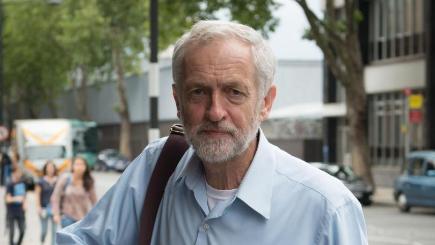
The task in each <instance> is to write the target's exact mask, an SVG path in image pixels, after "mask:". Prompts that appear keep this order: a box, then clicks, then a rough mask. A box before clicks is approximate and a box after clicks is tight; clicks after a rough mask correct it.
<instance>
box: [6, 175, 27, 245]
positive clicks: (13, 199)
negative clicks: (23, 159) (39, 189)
mask: <svg viewBox="0 0 435 245" xmlns="http://www.w3.org/2000/svg"><path fill="white" fill-rule="evenodd" d="M22 176H23V174H22V172H21V169H20V168H19V167H17V166H14V167H13V168H12V179H11V182H10V183H8V184H7V185H6V186H7V187H6V198H5V199H6V206H7V214H6V217H7V218H6V219H7V224H8V229H9V244H11V245H13V244H18V245H19V244H21V242H22V241H23V237H24V232H25V229H26V224H25V210H26V185H25V184H24V182H23V181H22ZM15 224H16V225H17V226H18V230H19V236H18V241H17V242H16V243H15V242H14V236H15Z"/></svg>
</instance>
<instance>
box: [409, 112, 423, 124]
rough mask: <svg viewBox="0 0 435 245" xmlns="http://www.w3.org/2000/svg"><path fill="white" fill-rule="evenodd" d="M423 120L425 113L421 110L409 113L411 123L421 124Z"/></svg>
mask: <svg viewBox="0 0 435 245" xmlns="http://www.w3.org/2000/svg"><path fill="white" fill-rule="evenodd" d="M422 120H423V113H422V112H421V110H411V111H409V122H411V123H421V121H422Z"/></svg>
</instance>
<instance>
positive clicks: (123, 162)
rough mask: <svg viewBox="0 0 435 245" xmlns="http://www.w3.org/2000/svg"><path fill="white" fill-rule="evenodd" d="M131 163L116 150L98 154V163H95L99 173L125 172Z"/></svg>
mask: <svg viewBox="0 0 435 245" xmlns="http://www.w3.org/2000/svg"><path fill="white" fill-rule="evenodd" d="M129 163H130V161H129V160H128V158H127V157H125V156H123V155H122V154H121V153H119V151H118V150H115V149H105V150H102V151H100V152H99V153H98V155H97V162H96V163H95V170H97V171H108V170H115V171H118V172H123V171H124V170H125V169H126V168H127V166H128V164H129Z"/></svg>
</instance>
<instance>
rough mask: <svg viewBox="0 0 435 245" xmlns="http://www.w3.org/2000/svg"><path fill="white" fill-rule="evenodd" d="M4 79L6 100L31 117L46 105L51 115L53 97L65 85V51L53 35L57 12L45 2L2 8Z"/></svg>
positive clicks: (53, 109) (53, 111) (56, 26)
mask: <svg viewBox="0 0 435 245" xmlns="http://www.w3.org/2000/svg"><path fill="white" fill-rule="evenodd" d="M5 20H6V21H5V26H4V36H3V40H4V72H5V73H4V74H5V76H4V78H5V88H6V89H8V91H7V98H6V101H9V102H10V103H14V102H15V103H21V104H24V105H25V108H27V109H28V111H27V113H28V114H29V115H30V116H31V117H37V115H38V114H39V111H40V108H41V106H42V105H44V104H48V105H49V108H50V109H51V111H52V114H53V115H54V116H56V115H57V107H56V105H55V103H54V99H55V98H56V96H57V95H58V94H59V93H60V92H61V91H62V89H63V88H64V85H65V82H66V81H67V78H66V70H67V67H68V66H67V60H66V59H65V52H64V49H63V47H62V46H61V44H60V43H59V42H58V40H57V39H56V36H57V35H58V34H59V33H60V32H61V29H60V27H59V24H58V23H59V20H60V11H59V9H58V8H57V6H53V5H48V4H47V2H46V1H43V0H34V1H31V2H26V3H22V4H21V3H17V4H8V5H6V7H5Z"/></svg>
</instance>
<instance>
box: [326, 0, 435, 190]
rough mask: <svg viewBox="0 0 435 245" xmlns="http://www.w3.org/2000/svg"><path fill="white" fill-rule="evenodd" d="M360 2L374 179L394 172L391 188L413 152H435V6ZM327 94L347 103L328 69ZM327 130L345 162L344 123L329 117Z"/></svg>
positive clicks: (426, 1)
mask: <svg viewBox="0 0 435 245" xmlns="http://www.w3.org/2000/svg"><path fill="white" fill-rule="evenodd" d="M358 4H359V9H360V10H361V12H362V14H363V16H364V19H363V21H362V22H361V23H360V28H359V31H360V35H359V36H360V38H359V39H360V43H361V51H362V55H363V62H364V66H365V68H364V84H365V90H366V93H367V101H368V104H367V107H368V123H367V127H368V140H369V147H370V160H371V164H372V166H374V167H375V171H374V174H375V175H376V174H377V173H376V171H383V170H385V169H389V170H391V171H390V173H391V174H388V175H389V176H390V177H391V178H390V179H388V180H386V181H387V182H388V183H385V184H386V185H391V184H392V180H391V179H392V178H394V176H395V175H397V174H399V172H400V169H401V166H402V164H403V163H404V161H405V159H406V156H407V154H408V153H409V152H410V151H413V150H421V149H435V123H434V120H435V69H434V68H435V61H434V60H435V44H434V43H435V37H434V35H435V31H434V27H435V2H434V1H432V0H359V1H358ZM324 93H325V96H324V98H325V101H326V102H331V101H343V98H342V97H343V90H342V89H341V88H340V85H338V84H337V83H336V81H335V79H334V78H333V76H332V74H330V73H328V71H327V72H326V74H325V87H324ZM324 127H325V135H326V137H325V141H328V140H330V141H332V142H330V144H329V145H330V146H332V148H334V149H333V150H332V151H333V153H332V154H331V155H333V156H334V160H336V159H343V158H345V155H346V153H348V152H350V149H342V148H343V146H342V144H341V145H340V142H341V143H342V142H343V141H344V142H345V141H346V140H342V139H345V138H347V136H346V131H347V130H346V129H347V128H346V124H345V121H344V120H343V119H328V120H326V122H325V126H324ZM334 135H335V136H336V137H335V139H334V137H333V136H334ZM331 139H332V140H331ZM387 172H388V171H387ZM375 179H376V176H375ZM379 179H382V178H378V180H379ZM381 184H383V183H381Z"/></svg>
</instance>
